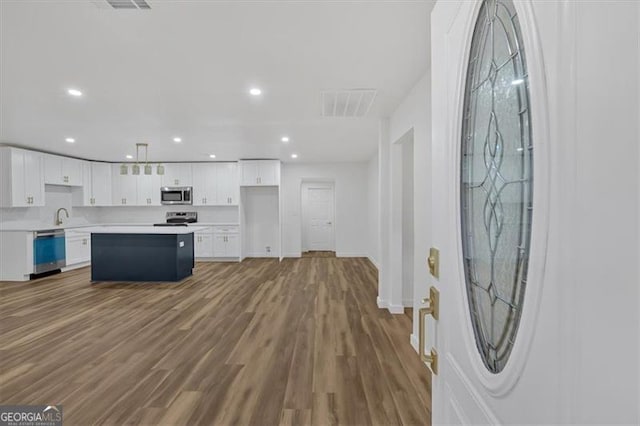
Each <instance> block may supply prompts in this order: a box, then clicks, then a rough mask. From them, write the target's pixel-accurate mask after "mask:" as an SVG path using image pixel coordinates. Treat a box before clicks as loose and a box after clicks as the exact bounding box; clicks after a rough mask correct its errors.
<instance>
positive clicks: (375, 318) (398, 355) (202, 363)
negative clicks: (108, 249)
mask: <svg viewBox="0 0 640 426" xmlns="http://www.w3.org/2000/svg"><path fill="white" fill-rule="evenodd" d="M375 277H376V270H375V269H374V268H373V266H372V265H371V264H370V263H369V262H368V261H367V260H366V259H345V258H326V257H325V258H302V259H285V260H284V261H283V262H281V263H279V262H278V261H277V260H270V259H250V260H245V261H244V262H242V263H241V264H237V263H199V264H198V265H197V268H196V273H195V274H194V276H192V277H190V278H188V279H186V280H184V281H182V282H180V283H177V284H152V283H142V284H133V283H132V284H121V283H119V284H108V283H100V284H93V285H91V284H89V269H88V268H84V269H80V270H76V271H72V272H68V273H64V274H59V275H55V276H51V277H48V278H43V279H40V280H37V281H33V282H29V283H6V282H3V283H0V333H1V334H0V404H63V413H64V424H65V425H67V426H68V425H90V424H113V425H121V424H148V425H156V424H158V425H159V424H162V425H178V424H180V425H261V426H264V425H279V424H281V425H298V424H300V425H330V424H343V425H399V424H406V425H427V424H430V423H431V419H430V408H431V396H430V390H431V378H430V375H429V373H428V370H427V368H426V367H425V366H423V365H422V363H421V362H420V360H419V359H418V356H417V354H416V353H415V351H414V350H413V348H411V346H410V344H409V334H410V327H411V322H410V321H411V319H410V318H409V317H408V316H406V315H395V316H394V315H390V314H389V313H388V312H387V311H383V310H380V309H378V308H377V306H376V303H375V298H376V288H375V285H376V284H375V281H376V279H375Z"/></svg>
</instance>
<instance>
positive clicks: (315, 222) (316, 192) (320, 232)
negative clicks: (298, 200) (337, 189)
mask: <svg viewBox="0 0 640 426" xmlns="http://www.w3.org/2000/svg"><path fill="white" fill-rule="evenodd" d="M302 201H303V212H304V235H303V239H304V242H305V244H304V246H305V247H304V248H305V249H306V250H312V251H315V250H319V251H332V250H334V194H333V185H328V184H321V185H317V184H314V185H306V184H305V185H303V197H302Z"/></svg>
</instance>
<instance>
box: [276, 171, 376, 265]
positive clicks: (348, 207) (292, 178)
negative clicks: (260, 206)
mask: <svg viewBox="0 0 640 426" xmlns="http://www.w3.org/2000/svg"><path fill="white" fill-rule="evenodd" d="M367 167H368V164H367V163H330V164H292V163H284V164H282V172H281V175H282V180H281V197H282V204H281V205H282V207H283V215H282V220H283V223H282V245H283V255H284V256H285V257H299V256H300V255H301V251H302V226H301V217H302V215H301V211H300V209H301V200H300V195H301V193H300V188H301V184H302V181H303V180H309V181H311V180H319V181H321V180H326V181H333V182H334V188H335V209H336V217H335V233H336V255H337V256H343V257H366V256H367V255H368V253H369V250H368V240H369V237H368V235H367V231H368V223H369V212H368V209H367V206H368V204H367V203H368V199H367V193H368V188H369V185H368V182H367V176H368V175H367V171H368V168H367Z"/></svg>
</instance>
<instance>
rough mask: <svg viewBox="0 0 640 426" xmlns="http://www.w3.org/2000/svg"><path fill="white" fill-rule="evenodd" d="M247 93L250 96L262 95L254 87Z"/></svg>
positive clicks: (260, 91)
mask: <svg viewBox="0 0 640 426" xmlns="http://www.w3.org/2000/svg"><path fill="white" fill-rule="evenodd" d="M249 93H250V94H251V95H252V96H260V95H261V94H262V90H260V89H258V88H257V87H254V88H252V89H251V90H249Z"/></svg>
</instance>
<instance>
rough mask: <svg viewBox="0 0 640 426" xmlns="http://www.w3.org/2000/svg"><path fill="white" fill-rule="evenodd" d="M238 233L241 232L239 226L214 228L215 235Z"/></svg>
mask: <svg viewBox="0 0 640 426" xmlns="http://www.w3.org/2000/svg"><path fill="white" fill-rule="evenodd" d="M238 232H240V227H239V226H238V225H229V226H226V225H216V226H214V227H213V233H214V234H237V233H238Z"/></svg>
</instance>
